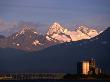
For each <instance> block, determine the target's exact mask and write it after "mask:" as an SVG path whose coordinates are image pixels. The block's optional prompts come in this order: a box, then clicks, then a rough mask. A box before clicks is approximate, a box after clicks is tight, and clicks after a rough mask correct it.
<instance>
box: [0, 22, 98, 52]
mask: <svg viewBox="0 0 110 82" xmlns="http://www.w3.org/2000/svg"><path fill="white" fill-rule="evenodd" d="M20 28H21V29H20V30H19V31H18V32H16V33H14V34H12V35H10V36H8V37H5V38H2V39H0V47H1V48H15V49H20V50H25V51H37V50H40V49H44V48H47V47H49V46H52V45H55V44H59V43H64V42H72V41H78V40H83V39H90V38H92V37H95V36H97V35H98V32H97V31H96V30H94V29H90V28H87V27H85V26H80V27H78V28H77V29H76V30H75V31H69V30H68V29H66V28H64V27H63V26H62V25H60V24H59V23H57V22H55V23H54V24H52V25H51V26H50V27H49V29H48V32H47V33H46V35H41V34H40V33H39V32H38V31H37V30H36V29H34V28H31V26H28V25H21V27H20Z"/></svg>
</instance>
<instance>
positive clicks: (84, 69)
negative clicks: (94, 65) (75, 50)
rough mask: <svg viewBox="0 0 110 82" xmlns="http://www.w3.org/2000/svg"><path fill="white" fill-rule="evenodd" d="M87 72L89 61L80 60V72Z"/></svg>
mask: <svg viewBox="0 0 110 82" xmlns="http://www.w3.org/2000/svg"><path fill="white" fill-rule="evenodd" d="M88 72H89V62H88V61H83V62H82V74H85V75H87V74H88Z"/></svg>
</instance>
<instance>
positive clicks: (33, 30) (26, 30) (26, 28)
mask: <svg viewBox="0 0 110 82" xmlns="http://www.w3.org/2000/svg"><path fill="white" fill-rule="evenodd" d="M25 32H32V33H35V34H38V33H37V32H36V30H35V29H33V28H31V27H28V26H26V25H23V27H22V28H21V30H20V32H19V34H24V33H25Z"/></svg>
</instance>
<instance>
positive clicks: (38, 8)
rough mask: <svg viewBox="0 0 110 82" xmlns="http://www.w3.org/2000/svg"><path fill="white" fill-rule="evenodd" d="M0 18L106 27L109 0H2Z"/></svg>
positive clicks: (109, 14)
mask: <svg viewBox="0 0 110 82" xmlns="http://www.w3.org/2000/svg"><path fill="white" fill-rule="evenodd" d="M0 20H1V21H2V20H4V21H7V22H12V21H17V22H20V21H26V22H34V23H39V24H41V25H47V26H48V25H50V24H51V23H53V22H55V21H57V22H59V23H61V24H62V25H65V26H66V25H67V26H68V27H69V28H72V27H73V26H75V25H80V24H85V25H90V26H94V27H100V28H106V27H109V26H110V0H0ZM2 28H3V29H5V27H1V26H0V29H2ZM7 28H8V25H7ZM7 28H6V29H7ZM9 28H10V27H9ZM40 28H41V29H42V30H45V29H47V27H46V26H45V27H42V26H41V27H40Z"/></svg>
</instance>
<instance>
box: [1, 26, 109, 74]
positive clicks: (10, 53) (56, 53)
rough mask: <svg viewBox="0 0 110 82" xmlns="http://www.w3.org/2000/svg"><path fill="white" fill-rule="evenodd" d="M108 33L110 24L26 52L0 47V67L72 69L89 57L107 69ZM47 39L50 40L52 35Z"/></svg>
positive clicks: (2, 68)
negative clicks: (84, 36) (92, 32)
mask: <svg viewBox="0 0 110 82" xmlns="http://www.w3.org/2000/svg"><path fill="white" fill-rule="evenodd" d="M84 32H85V31H84ZM23 33H24V32H23ZM48 33H49V32H47V35H46V36H48ZM53 33H55V32H53ZM36 34H37V33H36ZM86 34H87V33H86ZM109 35H110V27H109V28H108V29H106V30H105V31H103V32H102V33H100V34H99V35H97V36H96V37H92V38H91V39H82V40H78V41H71V42H63V43H62V42H61V43H60V44H59V43H58V44H57V45H53V44H52V45H53V46H50V47H46V48H45V49H43V50H40V51H34V52H26V51H21V50H18V49H13V48H10V47H9V48H1V49H0V52H1V53H0V71H2V72H66V73H76V69H77V68H76V67H77V62H78V61H80V60H83V59H87V58H91V57H92V58H94V59H96V62H97V64H98V66H99V67H101V68H102V71H104V72H106V73H110V70H109V69H110V64H109V59H110V56H109V54H110V51H109V49H110V38H109ZM89 36H90V35H89ZM49 37H50V38H51V36H49ZM50 40H52V41H53V42H54V39H53V38H52V39H50ZM56 41H57V40H56V39H55V42H56ZM37 43H39V42H37Z"/></svg>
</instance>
